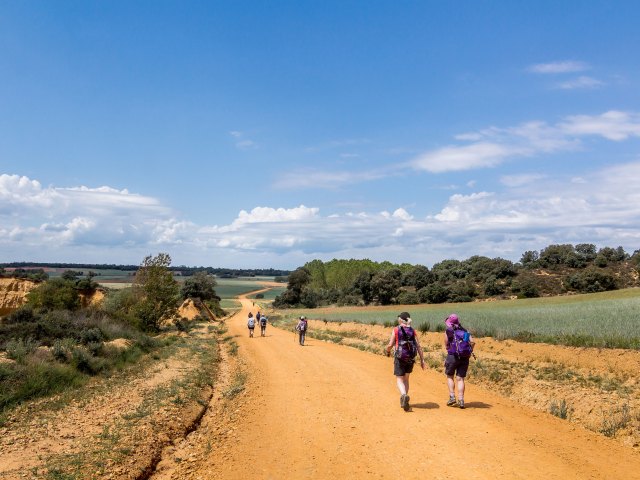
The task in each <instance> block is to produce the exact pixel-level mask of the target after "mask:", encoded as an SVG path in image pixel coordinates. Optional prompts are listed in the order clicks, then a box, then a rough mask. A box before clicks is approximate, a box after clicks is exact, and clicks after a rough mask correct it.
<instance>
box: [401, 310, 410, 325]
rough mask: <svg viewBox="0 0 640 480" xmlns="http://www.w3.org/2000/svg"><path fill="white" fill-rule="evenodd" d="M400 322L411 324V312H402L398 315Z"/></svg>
mask: <svg viewBox="0 0 640 480" xmlns="http://www.w3.org/2000/svg"><path fill="white" fill-rule="evenodd" d="M398 322H399V323H401V324H403V325H411V315H409V312H402V313H401V314H400V315H398Z"/></svg>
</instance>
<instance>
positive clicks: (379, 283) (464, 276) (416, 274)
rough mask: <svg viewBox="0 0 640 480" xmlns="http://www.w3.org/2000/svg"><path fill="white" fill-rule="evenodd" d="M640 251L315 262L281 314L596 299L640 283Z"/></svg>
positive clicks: (586, 247)
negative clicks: (424, 261) (428, 262)
mask: <svg viewBox="0 0 640 480" xmlns="http://www.w3.org/2000/svg"><path fill="white" fill-rule="evenodd" d="M639 272H640V250H636V251H634V252H633V254H628V253H627V252H625V251H624V249H623V248H622V247H617V248H611V247H603V248H600V249H597V248H596V246H595V245H593V244H586V243H582V244H577V245H571V244H562V245H549V246H548V247H546V248H544V249H542V250H540V251H527V252H525V253H523V254H522V257H521V259H520V261H519V262H516V263H514V262H511V261H510V260H506V259H503V258H499V257H498V258H489V257H485V256H479V255H474V256H472V257H470V258H468V259H466V260H451V259H449V260H443V261H442V262H438V263H436V264H434V265H433V266H432V267H431V269H429V268H428V267H426V266H424V265H412V264H407V263H402V264H393V263H390V262H374V261H372V260H369V259H364V260H355V259H350V260H338V259H334V260H331V261H329V262H323V261H321V260H313V261H311V262H308V263H306V264H305V265H304V266H302V267H300V268H298V269H296V270H295V271H293V272H292V273H291V274H290V275H289V277H288V286H287V289H286V290H285V291H284V292H283V293H282V294H281V295H279V296H278V297H277V298H276V299H275V300H274V305H275V306H276V307H279V308H286V307H307V308H315V307H318V306H324V305H369V304H380V305H390V304H418V303H445V302H470V301H473V300H476V299H486V298H510V297H513V296H517V297H520V298H528V297H538V296H547V295H560V294H565V293H570V292H579V293H589V292H599V291H606V290H614V289H617V288H624V287H629V286H637V285H638V273H639Z"/></svg>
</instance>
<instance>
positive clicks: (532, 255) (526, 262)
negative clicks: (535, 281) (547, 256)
mask: <svg viewBox="0 0 640 480" xmlns="http://www.w3.org/2000/svg"><path fill="white" fill-rule="evenodd" d="M539 258H540V256H539V255H538V252H536V251H535V250H527V251H526V252H524V253H523V254H522V257H521V258H520V263H521V264H522V266H523V267H524V268H529V269H531V268H536V267H537V266H538V259H539Z"/></svg>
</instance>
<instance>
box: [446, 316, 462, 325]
mask: <svg viewBox="0 0 640 480" xmlns="http://www.w3.org/2000/svg"><path fill="white" fill-rule="evenodd" d="M444 323H446V324H447V327H452V326H454V325H459V324H460V320H458V315H456V314H455V313H452V314H451V315H449V316H448V317H447V318H446V319H445V321H444Z"/></svg>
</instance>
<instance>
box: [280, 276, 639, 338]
mask: <svg viewBox="0 0 640 480" xmlns="http://www.w3.org/2000/svg"><path fill="white" fill-rule="evenodd" d="M410 307H411V308H410V311H411V316H412V318H413V322H414V323H413V325H414V326H415V328H416V329H418V330H419V331H421V332H426V331H443V330H444V323H443V322H444V318H445V317H446V316H447V315H448V314H449V313H451V312H456V313H457V314H458V315H459V316H460V318H461V322H462V324H463V325H464V326H465V327H467V328H468V329H469V330H470V331H471V332H472V333H473V334H474V335H475V336H476V337H485V336H486V337H493V338H496V339H499V340H503V339H514V340H518V341H522V342H535V343H550V344H557V345H567V346H576V347H596V348H625V349H636V350H637V349H640V322H637V321H636V318H637V312H638V311H639V310H640V289H637V288H635V289H626V290H616V291H613V292H602V293H594V294H585V295H571V296H564V297H547V298H535V299H518V300H503V301H496V302H475V303H460V304H438V305H411V306H410ZM394 308H395V310H390V307H359V308H358V307H336V308H322V309H317V310H288V311H286V314H285V315H286V316H287V317H290V318H295V317H296V316H299V315H300V314H301V313H304V314H305V315H307V316H308V317H309V318H312V319H319V320H326V321H328V322H338V323H340V322H356V323H368V324H380V325H384V326H393V325H395V323H396V322H395V315H396V310H400V309H402V307H401V306H397V307H394ZM407 308H408V307H407Z"/></svg>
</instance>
